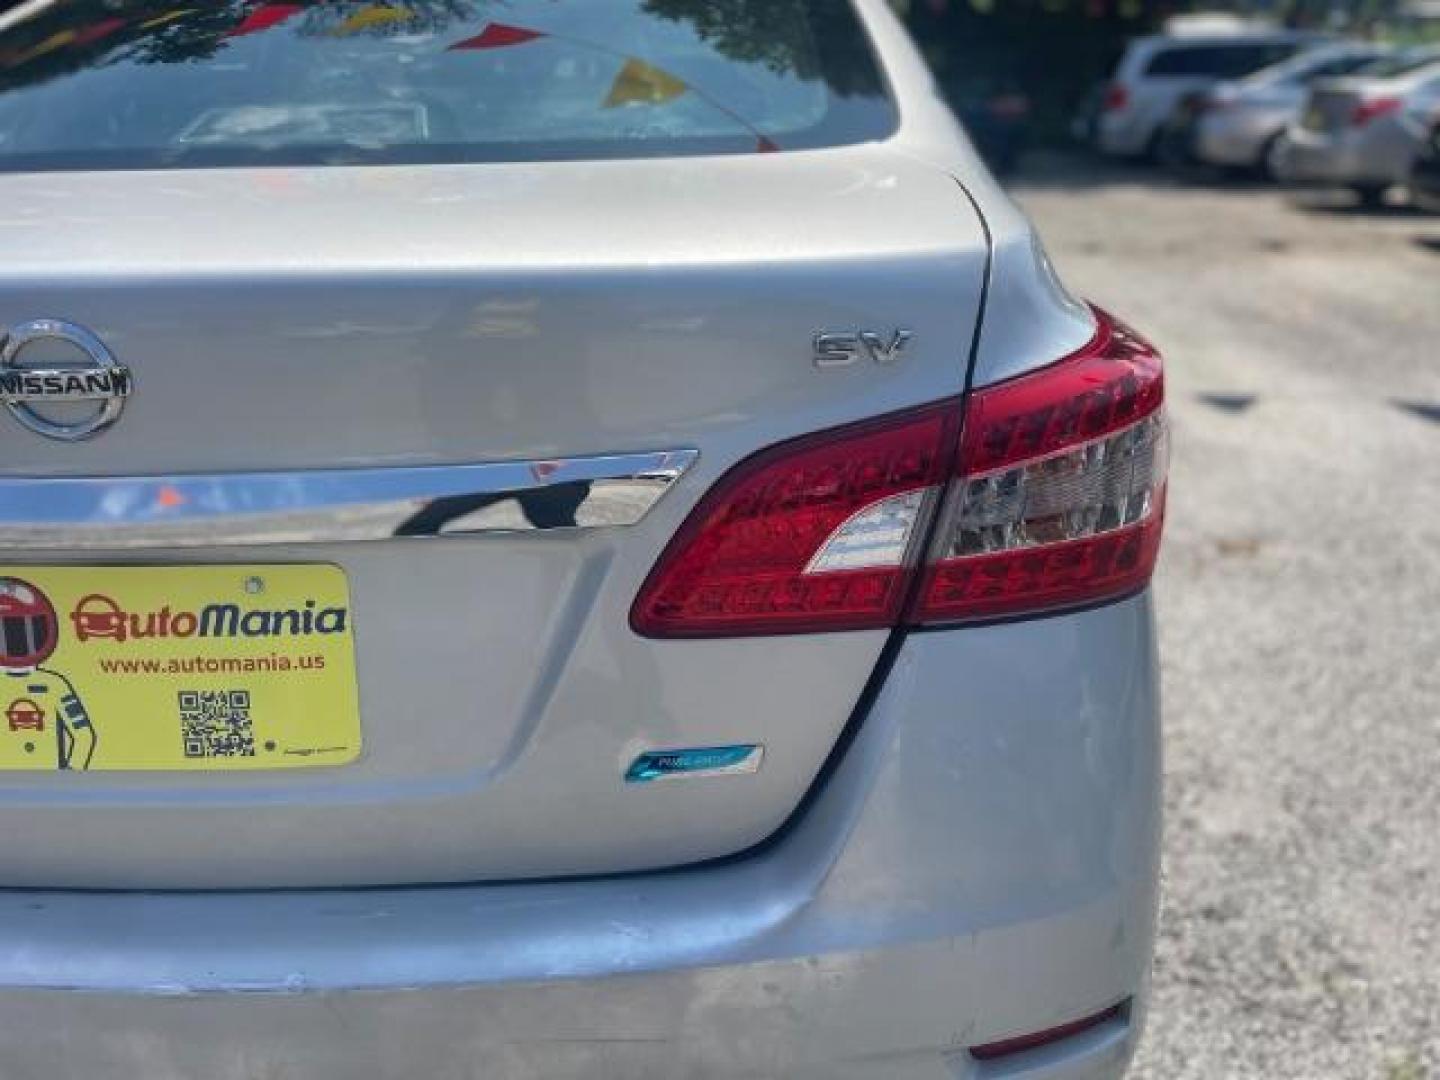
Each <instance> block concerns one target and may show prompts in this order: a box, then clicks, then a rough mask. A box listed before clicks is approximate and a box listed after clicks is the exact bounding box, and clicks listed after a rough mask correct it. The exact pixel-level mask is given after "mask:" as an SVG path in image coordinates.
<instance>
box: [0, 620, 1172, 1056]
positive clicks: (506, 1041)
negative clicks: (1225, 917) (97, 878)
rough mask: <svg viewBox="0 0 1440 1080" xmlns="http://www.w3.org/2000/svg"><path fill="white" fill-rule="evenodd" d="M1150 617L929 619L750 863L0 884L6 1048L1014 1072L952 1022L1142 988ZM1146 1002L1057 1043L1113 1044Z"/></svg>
mask: <svg viewBox="0 0 1440 1080" xmlns="http://www.w3.org/2000/svg"><path fill="white" fill-rule="evenodd" d="M1151 618H1152V616H1151V606H1150V601H1149V598H1148V596H1147V597H1139V598H1135V599H1132V600H1129V601H1125V602H1123V603H1120V604H1116V605H1112V606H1110V607H1107V608H1104V609H1101V610H1098V611H1092V612H1089V613H1085V614H1079V615H1067V616H1062V617H1057V618H1053V619H1046V620H1042V621H1039V622H1035V623H1022V624H1014V625H1008V626H995V627H988V628H978V629H967V630H958V631H948V632H937V633H927V634H919V635H914V636H912V637H910V638H909V639H908V640H907V641H906V642H905V645H904V647H903V648H902V649H901V650H900V652H899V654H898V656H897V657H896V660H895V664H894V668H893V671H892V673H891V675H890V677H889V678H888V679H886V681H885V684H884V687H883V689H882V691H881V693H880V696H879V698H878V700H877V701H876V703H875V705H874V707H873V708H872V709H871V710H869V713H868V715H867V717H866V722H865V724H864V725H863V726H862V727H861V728H860V730H859V733H858V735H857V737H856V740H855V742H854V743H853V745H852V746H851V747H850V749H849V752H848V753H847V754H846V756H845V758H844V760H843V762H842V764H841V766H840V768H839V769H838V770H837V771H836V773H835V774H834V776H832V777H831V779H830V781H829V783H828V784H827V785H826V786H825V788H824V790H823V792H822V793H821V795H820V797H819V798H818V799H817V801H816V802H815V803H814V805H813V806H812V807H811V808H810V809H809V812H808V813H807V814H806V815H805V816H804V818H803V819H802V820H801V822H800V824H799V826H798V827H797V828H796V829H794V830H793V831H792V832H790V833H789V834H787V835H786V836H784V837H783V838H782V839H781V840H780V841H779V842H778V843H776V844H775V845H773V846H772V847H770V848H769V849H767V850H766V851H764V852H763V853H761V854H759V855H756V856H755V857H752V858H749V859H746V860H743V861H740V862H736V863H733V864H730V865H722V866H715V867H710V868H701V869H696V870H692V871H688V872H684V873H673V874H665V875H656V876H641V877H632V878H619V879H609V880H599V881H591V882H568V883H554V884H534V885H513V886H506V887H494V886H491V887H483V886H472V887H455V888H434V889H405V890H368V891H360V892H303V891H302V892H291V893H236V894H228V895H208V896H207V895H195V894H192V895H184V894H171V895H133V896H125V895H117V894H90V895H87V894H77V893H55V892H29V893H8V894H0V985H3V986H5V987H9V988H10V990H9V991H6V992H0V1046H3V1047H4V1050H3V1051H0V1060H3V1062H4V1065H5V1069H4V1075H5V1076H6V1080H31V1078H37V1080H38V1078H40V1077H44V1078H45V1080H52V1078H53V1077H54V1076H55V1075H56V1074H55V1072H54V1071H53V1063H54V1062H56V1061H64V1062H65V1063H66V1066H67V1068H68V1069H69V1070H71V1071H70V1075H73V1076H130V1075H145V1076H147V1077H154V1078H156V1080H171V1078H177V1077H205V1078H206V1080H252V1078H253V1077H256V1076H274V1077H292V1076H293V1077H301V1076H303V1077H305V1078H306V1080H330V1078H335V1080H341V1078H346V1080H348V1078H353V1077H370V1076H378V1077H413V1076H425V1077H434V1078H460V1077H477V1078H478V1077H482V1076H484V1077H504V1078H505V1080H532V1078H533V1080H563V1078H567V1077H572V1076H573V1077H588V1078H614V1080H635V1078H644V1077H655V1078H657V1080H661V1078H663V1080H676V1078H685V1077H728V1076H749V1077H754V1076H765V1077H774V1078H777V1080H778V1078H781V1077H783V1078H786V1080H790V1078H793V1077H802V1076H814V1077H827V1078H828V1077H836V1076H854V1077H860V1076H866V1077H877V1076H884V1077H886V1078H887V1080H888V1078H890V1077H897V1076H900V1077H904V1076H913V1077H917V1078H919V1077H928V1078H932V1080H941V1078H951V1080H953V1077H955V1076H960V1077H967V1078H968V1077H970V1076H972V1075H975V1076H992V1075H995V1074H993V1073H990V1072H972V1071H971V1070H972V1063H971V1062H970V1061H969V1060H968V1056H967V1055H965V1054H964V1049H965V1048H966V1047H969V1046H974V1045H978V1044H983V1043H985V1042H987V1041H991V1040H995V1039H999V1038H1004V1037H1007V1036H1010V1035H1015V1034H1019V1033H1023V1032H1026V1031H1033V1030H1039V1029H1043V1028H1045V1027H1047V1026H1053V1025H1055V1024H1058V1023H1062V1022H1065V1021H1066V1020H1070V1019H1074V1018H1076V1017H1079V1016H1086V1015H1091V1014H1093V1013H1096V1012H1099V1011H1101V1010H1103V1009H1105V1008H1106V1007H1108V1006H1110V1005H1113V1004H1115V1003H1116V1002H1118V1001H1121V1000H1126V999H1129V998H1131V997H1132V996H1134V995H1137V994H1140V993H1141V992H1142V991H1143V987H1144V984H1145V979H1146V971H1147V969H1148V964H1149V955H1150V946H1151V940H1152V934H1153V929H1154V916H1155V901H1156V870H1157V860H1158V828H1157V823H1158V800H1159V756H1158V755H1159V729H1158V724H1157V718H1158V699H1157V693H1158V681H1157V672H1156V665H1155V657H1154V653H1153V642H1154V636H1153V634H1154V629H1153V625H1152V622H1151ZM1138 1020H1139V1014H1138V1011H1137V1012H1135V1013H1132V1017H1131V1022H1130V1023H1129V1024H1128V1025H1126V1026H1125V1028H1124V1029H1123V1030H1122V1031H1120V1032H1119V1033H1118V1034H1120V1036H1121V1037H1120V1039H1119V1040H1118V1045H1117V1042H1116V1041H1114V1040H1109V1039H1103V1040H1101V1041H1100V1045H1099V1046H1096V1045H1095V1044H1094V1043H1093V1042H1090V1041H1085V1040H1081V1041H1080V1042H1079V1043H1078V1044H1077V1045H1072V1046H1070V1047H1068V1048H1067V1050H1066V1051H1065V1052H1064V1053H1063V1054H1061V1055H1059V1063H1060V1064H1059V1067H1057V1068H1056V1070H1055V1072H1054V1073H1053V1074H1051V1073H1045V1074H1044V1075H1047V1076H1049V1075H1054V1076H1056V1077H1064V1078H1071V1077H1081V1076H1085V1077H1115V1076H1118V1075H1119V1073H1120V1070H1121V1069H1122V1067H1123V1063H1124V1060H1125V1057H1126V1056H1127V1055H1128V1050H1129V1048H1130V1047H1131V1046H1132V1045H1133V1040H1134V1037H1135V1036H1136V1034H1137V1033H1138V1026H1139V1024H1138ZM1097 1057H1098V1058H1099V1065H1098V1066H1097V1065H1096V1058H1097ZM866 1070H868V1071H866ZM952 1070H953V1071H952Z"/></svg>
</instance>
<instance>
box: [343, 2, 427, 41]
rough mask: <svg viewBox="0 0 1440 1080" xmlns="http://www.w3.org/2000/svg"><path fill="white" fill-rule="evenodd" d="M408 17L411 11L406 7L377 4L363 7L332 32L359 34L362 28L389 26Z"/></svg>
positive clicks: (371, 28) (370, 28)
mask: <svg viewBox="0 0 1440 1080" xmlns="http://www.w3.org/2000/svg"><path fill="white" fill-rule="evenodd" d="M408 18H410V12H408V11H406V10H405V9H404V8H401V7H391V6H390V5H389V4H375V5H373V6H371V7H367V8H361V9H360V10H359V11H357V12H356V13H355V14H354V15H351V16H350V17H349V18H348V19H346V20H345V21H344V22H342V23H341V24H340V25H339V26H337V27H335V29H334V30H332V31H331V33H332V34H334V35H335V36H336V37H344V36H345V35H346V34H358V33H360V32H361V31H362V30H373V29H374V28H375V27H377V26H389V25H390V24H391V23H397V22H404V21H405V20H406V19H408Z"/></svg>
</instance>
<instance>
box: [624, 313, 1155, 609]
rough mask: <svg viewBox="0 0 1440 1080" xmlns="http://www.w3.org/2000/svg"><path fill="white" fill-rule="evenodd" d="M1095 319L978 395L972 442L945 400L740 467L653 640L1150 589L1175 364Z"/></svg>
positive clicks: (684, 552)
mask: <svg viewBox="0 0 1440 1080" xmlns="http://www.w3.org/2000/svg"><path fill="white" fill-rule="evenodd" d="M1097 314H1098V316H1099V322H1100V326H1099V330H1098V332H1097V334H1096V336H1095V339H1094V340H1093V341H1092V342H1091V343H1090V344H1089V345H1088V346H1087V347H1086V348H1085V349H1083V350H1081V351H1080V352H1079V353H1076V354H1075V355H1073V356H1070V357H1068V358H1066V359H1064V360H1061V361H1060V362H1058V363H1056V364H1052V365H1050V366H1049V367H1047V368H1043V369H1041V370H1039V371H1037V372H1034V373H1033V374H1030V375H1026V376H1023V377H1021V378H1018V379H1014V380H1012V381H1010V382H1006V383H1001V384H999V385H997V386H993V387H988V388H986V389H984V390H979V391H976V392H975V393H973V394H972V395H971V396H970V399H969V401H968V404H967V405H966V407H965V409H964V433H963V435H960V434H959V429H960V420H961V409H960V406H959V404H958V402H954V401H951V402H942V403H940V404H938V405H932V406H928V407H926V408H924V409H920V410H917V411H914V412H908V413H901V414H899V415H896V416H890V417H884V418H881V419H879V420H876V421H872V422H868V423H865V424H860V425H854V426H851V427H847V428H841V429H838V430H836V431H831V432H825V433H822V434H820V435H816V436H812V437H808V438H805V439H801V440H798V441H796V442H793V443H788V444H785V445H782V446H778V447H775V448H773V449H771V450H768V451H765V452H763V453H761V454H759V455H757V456H756V457H754V458H751V459H750V460H749V461H747V462H745V463H743V464H741V465H740V466H738V467H737V468H736V469H734V470H733V471H732V472H731V473H730V474H729V475H727V476H726V477H724V478H723V479H722V480H721V481H720V483H719V484H717V485H716V487H715V489H714V490H713V491H712V492H711V493H710V494H709V495H708V496H706V498H705V499H704V500H703V501H702V502H701V504H700V506H699V507H697V509H696V510H695V512H694V513H693V514H692V515H691V516H690V518H689V519H688V520H687V522H686V523H685V525H684V527H683V528H682V529H681V531H680V533H679V535H678V536H677V537H676V538H675V540H674V541H673V542H672V543H671V545H670V547H669V548H668V549H667V550H666V552H665V554H664V555H663V556H662V557H661V559H660V562H659V563H658V564H657V565H656V567H655V569H654V570H653V571H652V572H651V575H650V578H649V580H648V581H647V582H646V584H645V586H644V588H643V589H642V591H641V594H640V597H639V598H638V599H637V600H636V602H635V607H634V609H633V611H632V612H631V625H632V626H633V627H634V629H635V630H636V632H637V633H640V634H643V635H646V636H648V637H726V636H740V635H759V634H781V633H801V632H806V633H815V632H822V631H830V630H859V629H876V628H884V627H891V626H895V625H898V624H899V623H900V622H901V621H907V622H911V623H917V624H918V623H954V622H963V621H973V620H977V619H990V618H995V617H999V616H1015V615H1029V614H1038V613H1041V612H1045V611H1052V610H1056V609H1061V608H1070V607H1076V606H1080V605H1083V604H1089V603H1095V602H1098V601H1102V600H1108V599H1113V598H1115V597H1118V596H1121V595H1124V594H1126V593H1129V592H1132V591H1134V590H1136V589H1138V588H1140V587H1141V586H1143V585H1144V584H1145V582H1146V581H1148V580H1149V578H1150V575H1151V573H1152V572H1153V570H1154V567H1155V560H1156V557H1157V555H1158V551H1159V543H1160V532H1161V524H1162V518H1163V505H1164V491H1165V470H1166V454H1165V451H1166V433H1165V422H1164V417H1163V412H1162V406H1163V402H1164V387H1163V379H1162V373H1161V364H1160V358H1159V356H1158V354H1157V353H1156V352H1155V351H1154V349H1152V348H1151V347H1150V346H1149V345H1148V344H1146V343H1145V342H1144V341H1143V340H1142V339H1140V338H1139V337H1138V336H1137V335H1135V334H1134V333H1133V332H1132V331H1130V330H1128V329H1126V328H1124V327H1123V326H1121V325H1120V324H1118V323H1116V322H1115V321H1114V320H1113V319H1111V318H1110V317H1109V316H1107V315H1105V314H1104V313H1103V312H1101V313H1097ZM957 439H958V441H959V443H960V446H959V454H958V459H957V455H956V453H955V444H956V441H957ZM942 495H943V499H942ZM937 508H939V514H940V516H939V524H938V528H936V529H934V530H932V528H931V525H932V523H933V522H934V520H935V514H936V512H937ZM932 532H933V533H934V535H933V536H931V533H932ZM927 538H928V540H927ZM922 543H928V544H929V545H930V546H929V551H930V558H929V560H925V561H922V560H921V559H920V558H919V557H918V555H919V554H920V552H919V546H920V545H921V544H922ZM917 578H918V587H917ZM907 605H908V614H907Z"/></svg>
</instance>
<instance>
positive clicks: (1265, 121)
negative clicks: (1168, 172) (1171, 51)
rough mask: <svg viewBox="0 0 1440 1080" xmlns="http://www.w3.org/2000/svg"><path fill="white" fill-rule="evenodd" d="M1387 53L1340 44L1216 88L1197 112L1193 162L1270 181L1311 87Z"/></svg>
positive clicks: (1367, 46)
mask: <svg viewBox="0 0 1440 1080" xmlns="http://www.w3.org/2000/svg"><path fill="white" fill-rule="evenodd" d="M1389 52H1390V50H1388V49H1386V48H1385V47H1383V46H1379V45H1370V44H1365V43H1359V42H1340V43H1337V44H1334V45H1325V46H1321V47H1319V48H1316V49H1311V50H1308V51H1306V52H1304V53H1301V54H1300V55H1299V56H1297V57H1294V58H1292V59H1290V60H1287V61H1285V62H1284V63H1281V64H1276V65H1274V66H1273V67H1268V68H1265V69H1264V70H1262V71H1258V72H1256V73H1255V74H1254V75H1251V76H1249V77H1247V78H1244V79H1239V80H1236V81H1233V82H1223V83H1220V84H1219V85H1218V86H1216V87H1214V88H1213V89H1212V90H1210V91H1208V92H1207V93H1206V94H1205V95H1204V96H1203V97H1202V98H1201V99H1200V103H1199V105H1198V107H1197V109H1196V118H1195V121H1194V127H1193V144H1192V153H1193V155H1194V157H1195V158H1196V160H1198V161H1200V162H1202V163H1203V164H1206V165H1218V166H1222V167H1225V168H1233V169H1252V170H1258V171H1259V172H1261V173H1263V174H1265V175H1267V176H1269V177H1271V178H1272V179H1273V178H1274V176H1275V173H1276V169H1277V158H1278V151H1279V148H1280V145H1281V140H1282V137H1283V136H1284V134H1285V130H1286V128H1287V127H1289V126H1290V124H1291V123H1293V122H1294V121H1295V120H1296V119H1298V118H1299V116H1300V113H1301V110H1302V109H1303V108H1304V106H1305V102H1306V98H1307V96H1308V94H1309V88H1310V86H1311V85H1312V84H1313V83H1314V82H1316V81H1317V80H1319V79H1326V78H1335V77H1338V76H1343V75H1351V74H1354V73H1355V72H1357V71H1362V70H1363V69H1364V68H1366V67H1367V66H1369V65H1371V64H1373V63H1374V62H1375V61H1377V60H1380V59H1382V58H1383V57H1385V56H1386V55H1387V54H1388V53H1389Z"/></svg>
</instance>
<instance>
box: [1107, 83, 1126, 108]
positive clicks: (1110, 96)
mask: <svg viewBox="0 0 1440 1080" xmlns="http://www.w3.org/2000/svg"><path fill="white" fill-rule="evenodd" d="M1129 107H1130V88H1129V87H1128V86H1126V85H1125V84H1124V83H1111V84H1110V85H1109V86H1107V87H1106V88H1105V104H1104V108H1105V111H1106V112H1120V111H1121V110H1123V109H1128V108H1129Z"/></svg>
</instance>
